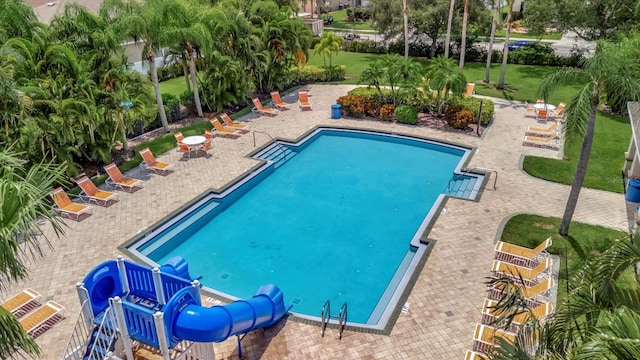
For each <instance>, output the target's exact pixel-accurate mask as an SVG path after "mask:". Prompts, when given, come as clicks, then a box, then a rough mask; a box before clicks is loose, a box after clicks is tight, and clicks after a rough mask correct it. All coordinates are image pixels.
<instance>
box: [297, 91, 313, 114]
mask: <svg viewBox="0 0 640 360" xmlns="http://www.w3.org/2000/svg"><path fill="white" fill-rule="evenodd" d="M298 102H299V103H300V109H302V111H306V110H311V103H310V102H309V94H308V93H307V92H306V91H298Z"/></svg>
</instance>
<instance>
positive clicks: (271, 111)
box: [251, 90, 312, 116]
mask: <svg viewBox="0 0 640 360" xmlns="http://www.w3.org/2000/svg"><path fill="white" fill-rule="evenodd" d="M251 101H252V102H253V105H254V106H255V109H254V110H255V111H256V112H257V113H259V114H261V115H267V116H276V115H277V112H276V109H277V110H280V111H285V110H289V104H288V103H286V102H284V101H282V98H281V97H280V93H279V92H278V91H272V92H271V104H273V106H274V107H265V106H264V105H262V103H261V102H260V99H258V98H253V99H251ZM298 105H299V106H300V109H301V110H302V111H307V110H311V109H312V107H311V102H310V101H309V93H308V92H307V91H306V90H300V91H298Z"/></svg>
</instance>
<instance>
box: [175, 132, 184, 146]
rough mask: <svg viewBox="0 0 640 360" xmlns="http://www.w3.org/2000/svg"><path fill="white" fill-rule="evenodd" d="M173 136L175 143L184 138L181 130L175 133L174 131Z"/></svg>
mask: <svg viewBox="0 0 640 360" xmlns="http://www.w3.org/2000/svg"><path fill="white" fill-rule="evenodd" d="M173 136H174V137H175V138H176V142H177V143H181V142H182V139H184V135H182V131H178V132H177V133H174V134H173Z"/></svg>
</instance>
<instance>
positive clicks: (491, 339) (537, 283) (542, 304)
mask: <svg viewBox="0 0 640 360" xmlns="http://www.w3.org/2000/svg"><path fill="white" fill-rule="evenodd" d="M551 245H552V240H551V238H548V239H546V240H545V241H543V242H542V243H540V244H539V245H538V246H536V247H535V248H533V249H529V248H525V247H521V246H517V245H513V244H509V243H505V242H502V241H498V242H497V243H496V246H495V260H494V262H493V266H492V269H491V275H492V278H493V279H494V280H495V281H491V284H492V285H491V286H490V287H489V289H488V298H487V299H485V301H484V304H483V307H482V323H481V324H477V325H476V329H475V332H474V336H473V341H474V342H473V350H467V353H466V356H465V359H467V360H472V359H476V360H477V359H487V357H486V356H485V355H484V354H486V353H489V352H491V351H492V349H493V348H494V347H495V346H497V344H498V341H497V339H496V338H497V337H500V338H502V339H503V340H506V341H508V342H513V341H514V339H515V337H516V334H517V332H518V330H519V328H520V326H522V324H524V323H525V322H526V321H528V320H529V319H530V318H531V316H534V317H535V318H536V319H538V320H544V319H545V318H547V317H548V316H550V315H551V314H552V313H553V303H552V302H551V291H552V289H553V287H554V285H555V281H554V278H553V276H550V274H551V269H552V264H553V262H552V259H551V258H550V256H549V254H548V253H547V251H546V250H547V249H548V248H549V247H550V246H551ZM500 278H510V279H512V280H513V282H508V281H507V282H503V281H497V279H500ZM509 284H513V285H512V286H513V287H515V288H517V289H514V288H510V286H509ZM512 291H519V292H520V293H521V294H522V296H523V297H524V298H525V300H526V301H527V305H528V306H529V308H530V310H528V311H523V312H520V313H517V314H513V316H511V317H510V319H509V320H506V319H505V316H504V313H503V310H502V309H500V307H498V304H499V303H500V301H501V300H502V299H503V297H504V296H506V294H507V293H509V292H512Z"/></svg>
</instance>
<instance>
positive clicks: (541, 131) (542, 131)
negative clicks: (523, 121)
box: [524, 122, 558, 137]
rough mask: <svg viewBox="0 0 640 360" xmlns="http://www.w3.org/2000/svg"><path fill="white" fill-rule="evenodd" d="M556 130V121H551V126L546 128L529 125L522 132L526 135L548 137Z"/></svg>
mask: <svg viewBox="0 0 640 360" xmlns="http://www.w3.org/2000/svg"><path fill="white" fill-rule="evenodd" d="M557 131H558V123H557V122H556V123H553V124H551V126H549V127H547V128H540V127H535V126H529V127H527V129H526V130H525V132H524V134H525V135H526V136H535V137H549V136H551V135H553V134H554V133H555V132H557Z"/></svg>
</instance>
